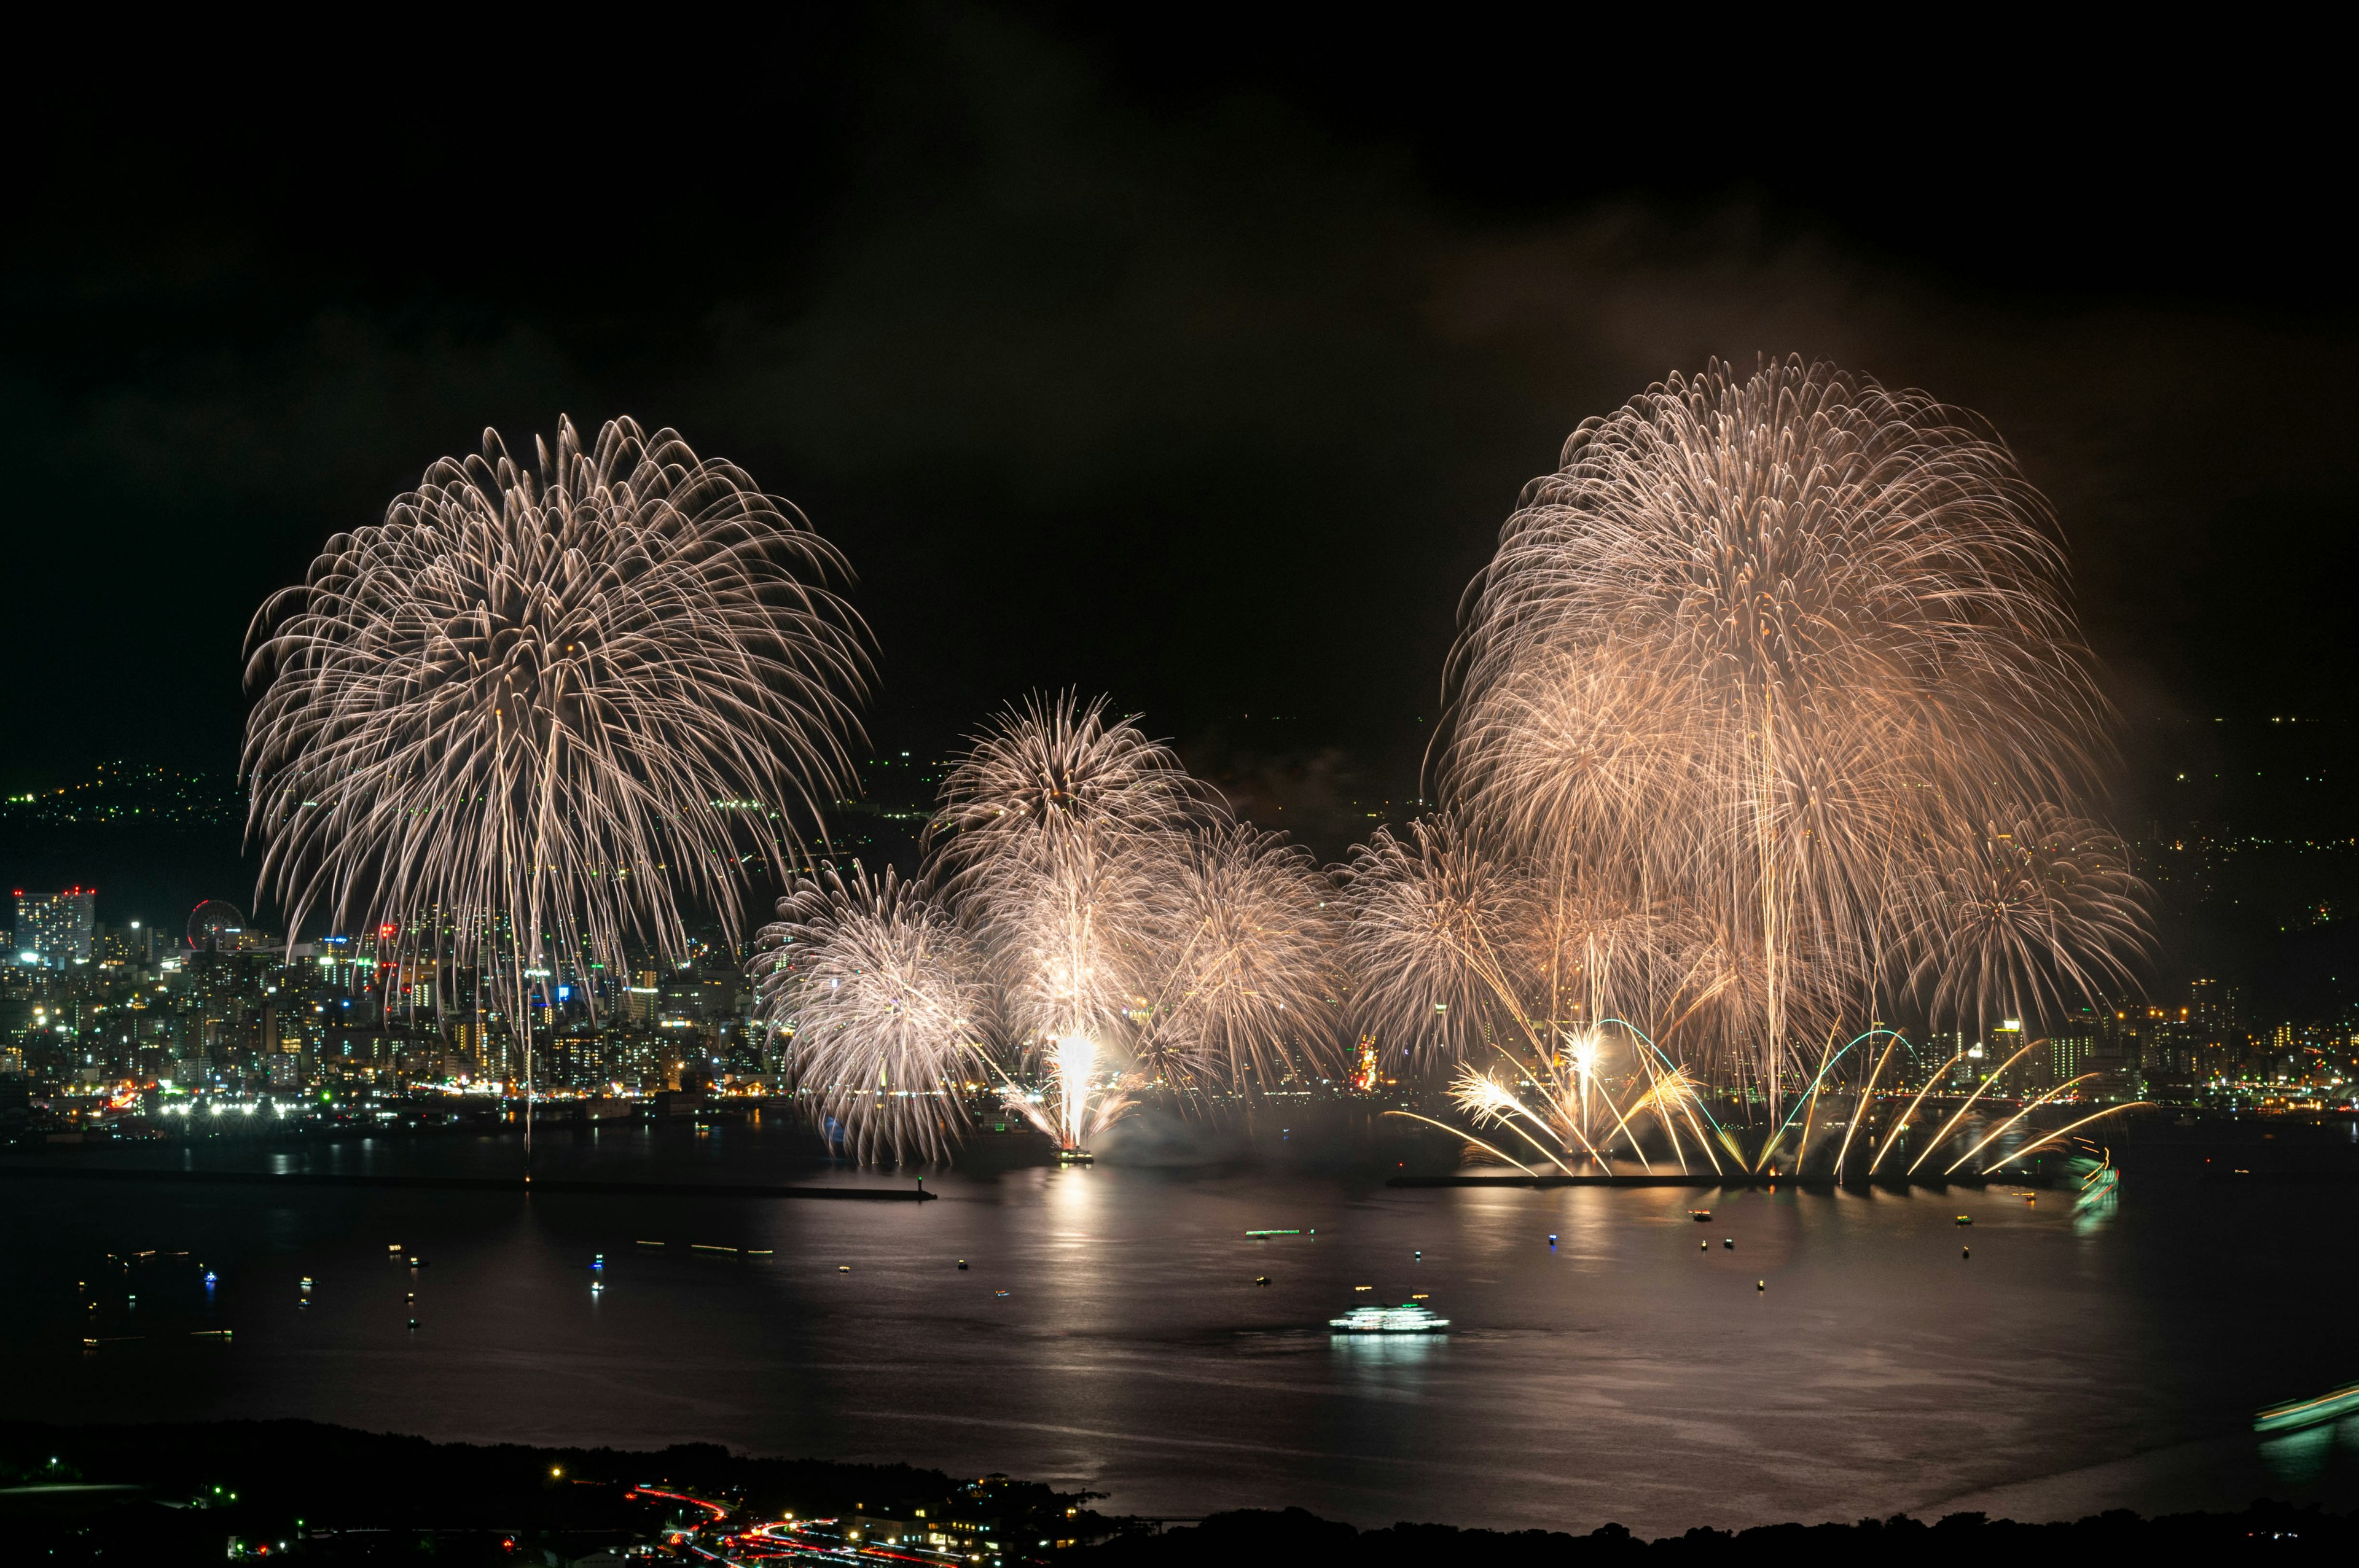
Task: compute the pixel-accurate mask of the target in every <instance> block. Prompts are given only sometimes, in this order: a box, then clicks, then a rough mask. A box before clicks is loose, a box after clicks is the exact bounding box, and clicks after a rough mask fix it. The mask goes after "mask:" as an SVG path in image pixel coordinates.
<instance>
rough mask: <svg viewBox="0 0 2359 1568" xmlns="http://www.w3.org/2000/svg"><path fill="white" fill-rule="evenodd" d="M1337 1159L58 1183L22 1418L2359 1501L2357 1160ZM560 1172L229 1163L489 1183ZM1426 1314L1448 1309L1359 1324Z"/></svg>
mask: <svg viewBox="0 0 2359 1568" xmlns="http://www.w3.org/2000/svg"><path fill="white" fill-rule="evenodd" d="M1318 1142H1319V1140H1318V1139H1316V1138H1306V1136H1305V1133H1304V1130H1303V1129H1301V1128H1299V1127H1298V1128H1295V1129H1293V1130H1292V1134H1291V1141H1288V1143H1286V1144H1285V1145H1284V1152H1283V1153H1282V1154H1281V1153H1273V1152H1270V1151H1268V1150H1266V1149H1259V1148H1256V1150H1254V1151H1251V1152H1248V1153H1247V1154H1246V1155H1245V1157H1243V1158H1240V1159H1233V1160H1232V1161H1230V1162H1228V1163H1225V1164H1223V1165H1219V1166H1211V1167H1185V1166H1166V1167H1160V1168H1150V1167H1146V1166H1142V1165H1138V1164H1133V1163H1128V1162H1126V1161H1125V1155H1124V1152H1123V1150H1122V1148H1121V1146H1120V1145H1118V1144H1117V1145H1115V1146H1113V1147H1111V1148H1109V1150H1108V1151H1107V1152H1106V1154H1105V1157H1103V1158H1102V1159H1100V1160H1099V1161H1098V1162H1096V1163H1095V1164H1094V1165H1093V1166H1087V1167H1065V1168H1060V1167H1056V1166H1052V1165H1016V1166H1011V1167H1009V1168H1002V1169H993V1168H991V1167H990V1166H989V1164H988V1162H984V1161H980V1160H978V1161H977V1162H974V1165H973V1168H966V1169H960V1170H956V1171H947V1170H936V1171H929V1172H928V1173H926V1178H925V1180H926V1188H927V1190H928V1191H929V1192H932V1193H936V1194H938V1195H939V1196H940V1201H938V1202H931V1203H925V1204H915V1203H893V1204H886V1205H870V1204H863V1203H850V1204H839V1203H778V1202H775V1201H768V1200H766V1199H764V1198H761V1197H753V1196H741V1195H734V1194H728V1193H726V1192H725V1191H724V1188H725V1187H726V1186H738V1187H745V1186H753V1185H767V1184H775V1185H789V1184H791V1185H807V1184H820V1185H838V1186H860V1187H872V1186H873V1187H890V1188H892V1189H895V1190H909V1189H910V1188H912V1187H913V1186H914V1173H853V1172H852V1171H850V1170H848V1169H845V1168H843V1167H840V1166H838V1167H825V1166H819V1165H815V1164H813V1163H812V1162H809V1161H808V1160H806V1159H802V1158H800V1157H799V1153H800V1150H801V1149H802V1148H803V1145H801V1144H799V1143H796V1142H793V1141H789V1140H787V1139H785V1138H781V1137H776V1136H770V1135H767V1134H766V1131H765V1130H763V1129H760V1128H755V1127H745V1126H737V1127H728V1128H721V1129H715V1130H711V1131H709V1132H706V1133H703V1134H701V1135H700V1134H697V1133H694V1132H693V1131H691V1130H686V1129H636V1130H605V1131H601V1132H599V1133H597V1134H594V1135H591V1134H584V1135H582V1136H581V1137H580V1138H578V1139H575V1140H572V1141H570V1142H569V1141H550V1142H548V1143H547V1144H546V1147H545V1151H544V1154H543V1159H542V1162H541V1168H542V1169H543V1170H545V1172H546V1176H547V1178H548V1179H549V1181H551V1182H552V1183H553V1182H555V1181H559V1180H579V1181H584V1182H589V1181H607V1182H614V1183H621V1182H627V1181H630V1180H633V1179H635V1178H638V1177H641V1176H644V1175H646V1174H647V1173H649V1172H651V1171H653V1170H656V1169H658V1167H660V1168H661V1170H662V1171H663V1173H664V1174H666V1175H667V1176H677V1177H679V1179H681V1180H684V1181H695V1180H697V1179H699V1178H701V1179H703V1180H704V1181H706V1182H709V1183H711V1184H714V1189H713V1192H712V1195H702V1194H701V1193H699V1194H695V1195H689V1194H683V1193H678V1192H675V1193H671V1194H649V1193H645V1192H628V1191H622V1192H610V1193H591V1192H583V1191H562V1190H556V1189H555V1188H554V1187H552V1188H551V1190H548V1191H536V1192H535V1193H533V1194H532V1195H530V1196H528V1197H527V1196H525V1195H520V1194H516V1193H511V1192H505V1191H499V1190H473V1189H460V1190H451V1189H446V1188H441V1187H439V1186H438V1187H435V1188H419V1189H412V1188H407V1187H395V1188H373V1187H346V1186H325V1185H310V1184H306V1185H298V1186H288V1187H275V1188H274V1187H261V1186H254V1185H246V1184H211V1183H208V1184H184V1183H178V1182H171V1181H158V1182H146V1183H140V1182H129V1181H86V1180H65V1179H55V1178H54V1177H52V1176H49V1175H44V1174H42V1173H39V1172H38V1170H35V1171H33V1172H30V1173H18V1174H17V1175H16V1177H15V1179H13V1180H11V1181H10V1182H9V1183H8V1184H7V1187H6V1191H7V1192H8V1195H9V1197H10V1200H11V1201H10V1202H8V1203H7V1204H6V1205H5V1208H0V1246H4V1247H5V1256H6V1257H7V1258H8V1259H9V1260H10V1265H9V1274H8V1284H7V1288H6V1290H5V1292H0V1334H5V1345H6V1346H7V1348H6V1352H5V1374H6V1391H5V1395H0V1415H5V1417H6V1418H8V1419H17V1420H43V1421H60V1420H67V1421H72V1420H110V1421H129V1420H175V1421H185V1420H201V1419H220V1418H234V1417H249V1416H252V1417H263V1416H302V1417H309V1418H312V1419H317V1420H321V1421H330V1422H342V1423H345V1424H349V1425H353V1426H356V1427H362V1428H365V1429H369V1430H377V1431H396V1432H405V1433H419V1434H422V1435H426V1436H429V1437H433V1438H437V1439H447V1440H467V1441H479V1442H482V1441H515V1442H527V1443H558V1442H563V1443H581V1444H614V1445H615V1446H621V1447H632V1448H648V1447H658V1446H661V1445H664V1444H670V1443H674V1442H684V1441H701V1442H717V1443H722V1444H727V1445H729V1446H730V1447H732V1448H734V1449H736V1450H738V1451H741V1452H745V1453H751V1454H778V1455H789V1456H796V1455H810V1456H814V1457H820V1458H829V1459H855V1460H863V1461H908V1462H909V1463H913V1464H918V1465H934V1466H940V1467H941V1468H943V1469H946V1470H948V1471H950V1472H951V1473H952V1474H956V1475H984V1474H988V1473H991V1472H1006V1473H1007V1474H1010V1475H1016V1476H1026V1477H1029V1478H1032V1479H1037V1480H1041V1481H1045V1482H1048V1483H1049V1484H1051V1485H1054V1486H1058V1487H1067V1488H1073V1489H1088V1490H1092V1491H1097V1492H1103V1493H1104V1494H1106V1500H1105V1501H1104V1502H1103V1503H1102V1504H1101V1505H1099V1506H1100V1507H1102V1508H1103V1509H1104V1510H1106V1511H1109V1512H1126V1513H1139V1514H1147V1515H1156V1516H1163V1517H1199V1516H1201V1515H1203V1514H1206V1513H1210V1512H1214V1511H1217V1510H1220V1509H1231V1508H1240V1507H1284V1506H1288V1505H1299V1506H1301V1507H1305V1508H1309V1509H1312V1510H1313V1511H1315V1512H1319V1513H1322V1514H1325V1515H1327V1516H1329V1517H1333V1518H1343V1519H1352V1520H1353V1521H1356V1522H1359V1523H1363V1524H1369V1525H1376V1524H1384V1523H1388V1522H1390V1521H1391V1520H1393V1519H1437V1520H1444V1521H1448V1522H1451V1523H1457V1524H1464V1525H1488V1526H1495V1527H1514V1528H1525V1527H1546V1528H1551V1529H1562V1530H1589V1529H1592V1528H1593V1527H1595V1526H1596V1525H1598V1524H1601V1523H1603V1522H1606V1521H1608V1520H1614V1521H1618V1522H1620V1523H1623V1524H1625V1525H1627V1526H1629V1527H1630V1528H1631V1529H1633V1530H1639V1531H1641V1532H1652V1533H1658V1534H1659V1533H1666V1532H1671V1531H1676V1530H1683V1529H1685V1528H1687V1527H1689V1526H1690V1525H1695V1524H1704V1523H1708V1524H1712V1525H1717V1526H1723V1527H1725V1526H1741V1525H1747V1524H1756V1523H1762V1522H1769V1521H1774V1520H1781V1519H1804V1520H1816V1519H1843V1520H1849V1519H1857V1518H1862V1517H1868V1516H1877V1517H1881V1516H1885V1515H1888V1514H1891V1513H1894V1512H1899V1511H1910V1512H1919V1513H1923V1514H1927V1515H1933V1514H1940V1513H1947V1512H1951V1511H1956V1510H1959V1509H1982V1510H1984V1511H1987V1512H1989V1513H1991V1514H1993V1515H1994V1516H2007V1517H2014V1518H2018V1519H2047V1518H2057V1517H2072V1516H2077V1515H2081V1514H2084V1513H2088V1512H2093V1511H2095V1510H2098V1509H2105V1508H2114V1507H2127V1508H2134V1509H2140V1510H2142V1511H2146V1512H2157V1511H2173V1510H2180V1509H2190V1508H2214V1509H2226V1508H2235V1507H2241V1506H2243V1505H2244V1504H2245V1503H2246V1502H2248V1501H2250V1500H2251V1499H2252V1498H2254V1497H2256V1496H2259V1495H2267V1496H2271V1497H2275V1498H2287V1499H2291V1500H2297V1501H2307V1500H2321V1501H2324V1502H2327V1503H2329V1504H2331V1505H2332V1506H2337V1507H2345V1508H2347V1507H2350V1506H2352V1504H2353V1502H2354V1500H2359V1422H2354V1421H2348V1420H2346V1421H2343V1422H2330V1423H2324V1424H2316V1425H2310V1426H2308V1427H2305V1428H2302V1429H2300V1430H2296V1431H2288V1432H2286V1433H2282V1434H2275V1433H2256V1432H2255V1431H2254V1430H2253V1424H2254V1419H2255V1416H2256V1412H2258V1411H2262V1410H2264V1409H2266V1408H2271V1407H2275V1406H2278V1405H2282V1404H2284V1403H2286V1402H2288V1401H2291V1400H2308V1399H2312V1398H2315V1397H2318V1396H2321V1395H2324V1394H2327V1393H2328V1392H2329V1391H2331V1390H2338V1389H2341V1388H2343V1387H2344V1386H2346V1385H2348V1384H2350V1383H2351V1382H2352V1380H2353V1377H2354V1371H2359V1352H2354V1351H2353V1350H2351V1349H2350V1348H2349V1347H2348V1345H2347V1337H2346V1336H2345V1335H2344V1334H2343V1326H2342V1325H2343V1303H2347V1302H2348V1300H2349V1299H2350V1296H2351V1291H2352V1287H2353V1286H2354V1283H2359V1260H2354V1256H2353V1254H2352V1253H2351V1251H2350V1250H2349V1249H2347V1248H2346V1247H2344V1246H2343V1244H2342V1242H2341V1240H2340V1238H2338V1237H2337V1235H2336V1233H2335V1229H2334V1226H2335V1218H2336V1213H2337V1209H2338V1206H2339V1201H2340V1198H2341V1195H2342V1193H2343V1191H2345V1190H2347V1189H2345V1188H2343V1187H2342V1186H2340V1185H2339V1184H2324V1185H2318V1186H2313V1185H2310V1184H2302V1183H2299V1182H2288V1183H2283V1184H2268V1185H2260V1186H2256V1185H2244V1184H2219V1183H2206V1182H2201V1181H2195V1180H2190V1179H2187V1178H2186V1177H2185V1176H2184V1175H2182V1174H2178V1173H2169V1172H2158V1173H2156V1174H2154V1175H2153V1176H2151V1177H2144V1176H2138V1175H2135V1174H2134V1175H2133V1176H2132V1177H2131V1178H2129V1179H2127V1180H2126V1181H2125V1183H2124V1185H2123V1190H2122V1193H2121V1195H2120V1196H2119V1199H2118V1202H2117V1203H2116V1204H2115V1205H2114V1206H2113V1207H2112V1208H2111V1209H2110V1210H2108V1211H2104V1212H2094V1211H2089V1210H2082V1209H2078V1208H2076V1206H2075V1204H2074V1202H2073V1199H2072V1195H2071V1193H2070V1192H2069V1191H2056V1190H2038V1189H2031V1188H2024V1187H2011V1186H2006V1185H2004V1184H1990V1185H1988V1186H1977V1187H1962V1186H1953V1187H1950V1188H1946V1189H1940V1188H1933V1189H1910V1190H1894V1189H1889V1188H1877V1189H1874V1190H1837V1189H1832V1188H1827V1187H1814V1188H1806V1189H1802V1190H1799V1191H1798V1190H1796V1189H1795V1188H1793V1187H1791V1186H1784V1185H1777V1186H1772V1185H1764V1186H1761V1187H1757V1188H1753V1189H1744V1188H1736V1187H1730V1188H1725V1189H1721V1190H1717V1191H1714V1192H1712V1193H1711V1194H1710V1195H1709V1198H1708V1202H1709V1207H1710V1210H1711V1217H1710V1219H1709V1221H1708V1222H1706V1223H1705V1224H1704V1225H1703V1226H1702V1227H1700V1226H1699V1223H1698V1222H1697V1221H1696V1220H1695V1219H1694V1218H1692V1217H1691V1214H1690V1211H1691V1210H1693V1209H1695V1208H1696V1207H1697V1206H1698V1205H1699V1201H1700V1200H1699V1199H1698V1197H1697V1196H1696V1195H1695V1194H1694V1192H1693V1191H1692V1190H1689V1189H1682V1188H1678V1187H1659V1188H1650V1187H1626V1188H1605V1187H1595V1186H1568V1187H1562V1188H1551V1189H1533V1188H1529V1187H1499V1186H1481V1187H1443V1188H1411V1187H1400V1186H1394V1185H1388V1184H1387V1178H1388V1175H1389V1174H1390V1173H1387V1172H1386V1171H1384V1170H1382V1169H1379V1168H1376V1167H1375V1166H1374V1165H1373V1164H1355V1163H1353V1162H1351V1161H1349V1160H1344V1159H1337V1160H1335V1161H1333V1162H1330V1163H1326V1164H1321V1157H1322V1156H1321V1150H1320V1149H1319V1148H1318V1147H1317V1145H1318ZM1155 1147H1161V1146H1155ZM1138 1148H1139V1149H1140V1150H1144V1149H1145V1148H1147V1145H1146V1144H1145V1142H1144V1141H1141V1144H1140V1145H1139V1146H1138ZM514 1152H515V1144H514V1141H513V1140H512V1139H511V1140H483V1141H475V1140H457V1139H454V1140H447V1141H412V1142H410V1143H408V1144H402V1143H397V1142H377V1143H364V1142H353V1143H344V1144H338V1145H333V1146H328V1147H322V1148H316V1149H306V1150H302V1151H299V1152H285V1151H282V1150H269V1151H263V1150H247V1151H245V1152H239V1151H236V1150H234V1149H228V1148H224V1149H221V1150H207V1151H203V1152H201V1155H200V1156H199V1158H201V1160H203V1161H207V1162H219V1163H222V1164H224V1165H226V1164H228V1163H231V1162H239V1163H242V1164H243V1166H244V1167H245V1168H247V1169H255V1170H269V1169H272V1168H277V1169H280V1170H283V1171H291V1170H295V1169H298V1168H303V1167H308V1168H310V1169H313V1170H325V1169H328V1168H330V1167H331V1166H332V1167H333V1168H335V1169H337V1170H341V1171H342V1172H344V1173H351V1174H362V1173H368V1172H370V1171H375V1172H378V1173H404V1174H408V1175H418V1176H423V1175H431V1174H437V1173H439V1174H441V1175H444V1176H449V1177H462V1176H467V1175H470V1174H473V1173H478V1172H484V1171H492V1170H495V1169H497V1168H498V1167H499V1166H500V1164H501V1163H502V1162H503V1161H505V1160H506V1159H510V1158H512V1157H513V1154H514ZM1165 1152H1166V1153H1167V1155H1168V1150H1166V1151H1165ZM161 1157H162V1156H159V1158H161ZM1134 1157H1136V1155H1134ZM187 1158H189V1156H188V1155H187V1154H186V1153H184V1152H178V1151H175V1152H172V1153H171V1154H170V1155H169V1159H170V1160H171V1161H173V1162H180V1161H183V1160H185V1159H187ZM109 1159H110V1161H121V1160H125V1155H120V1154H115V1155H110V1156H109ZM60 1163H62V1161H60ZM536 1185H537V1186H538V1183H536ZM1962 1215H1963V1216H1966V1217H1970V1218H1971V1219H1972V1220H1973V1229H1972V1230H1971V1232H1962V1231H1961V1230H1960V1229H1959V1228H1958V1225H1957V1221H1958V1219H1959V1217H1961V1216H1962ZM1253 1232H1261V1233H1263V1234H1261V1235H1259V1236H1256V1235H1253V1234H1251V1233H1253ZM1289 1232H1299V1234H1288V1233H1289ZM1968 1235H1970V1236H1971V1238H1972V1248H1971V1255H1970V1256H1962V1251H1963V1249H1962V1247H1961V1245H1960V1244H1961V1241H1962V1239H1963V1238H1965V1237H1966V1236H1968ZM1730 1242H1733V1243H1734V1246H1730V1245H1728V1243H1730ZM110 1255H112V1256H111V1257H110ZM962 1261H963V1262H964V1263H965V1264H966V1267H965V1268H964V1269H962V1268H961V1267H960V1264H961V1262H962ZM593 1263H597V1264H602V1265H603V1266H602V1267H597V1268H593V1267H592V1265H593ZM1258 1280H1266V1281H1267V1283H1266V1284H1259V1283H1257V1282H1256V1281H1258ZM304 1281H310V1288H308V1289H305V1288H303V1282H304ZM593 1285H596V1286H599V1287H603V1288H601V1289H597V1290H593V1289H592V1287H593ZM1362 1287H1365V1289H1364V1290H1363V1289H1362ZM133 1297H136V1301H134V1300H132V1299H130V1298H133ZM1420 1297H1421V1298H1423V1300H1422V1303H1421V1304H1422V1305H1424V1306H1425V1307H1427V1308H1428V1309H1430V1310H1431V1311H1433V1312H1435V1313H1436V1314H1439V1315H1440V1316H1442V1317H1446V1318H1448V1319H1449V1320H1450V1322H1449V1326H1448V1328H1447V1330H1446V1331H1443V1332H1440V1333H1433V1334H1414V1335H1339V1334H1335V1333H1333V1332H1332V1331H1331V1330H1330V1329H1329V1327H1328V1326H1327V1325H1328V1324H1329V1321H1330V1320H1331V1319H1332V1318H1334V1317H1336V1316H1338V1315H1340V1314H1349V1313H1350V1312H1352V1311H1353V1309H1354V1308H1355V1307H1357V1306H1359V1305H1362V1304H1364V1303H1400V1302H1406V1301H1411V1300H1415V1299H1418V1298H1420ZM413 1321H414V1323H415V1325H416V1326H415V1327H414V1328H413V1327H411V1326H409V1325H410V1324H411V1323H412V1322H413Z"/></svg>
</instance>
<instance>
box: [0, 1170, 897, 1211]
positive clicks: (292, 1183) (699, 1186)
mask: <svg viewBox="0 0 2359 1568" xmlns="http://www.w3.org/2000/svg"><path fill="white" fill-rule="evenodd" d="M0 1176H45V1177H54V1178H57V1179H60V1180H63V1181H69V1182H183V1183H190V1182H192V1183H196V1184H200V1185H204V1184H212V1185H217V1186H250V1187H412V1188H424V1189H427V1190H429V1191H440V1192H475V1193H603V1194H608V1195H614V1196H618V1197H619V1196H630V1197H686V1198H841V1199H844V1200H846V1201H850V1202H855V1203H924V1202H926V1201H927V1200H928V1199H929V1198H932V1197H934V1196H935V1194H933V1193H929V1192H928V1191H926V1190H925V1188H923V1187H917V1188H910V1187H854V1186H826V1187H784V1186H774V1185H770V1184H762V1183H750V1182H579V1181H569V1180H565V1179H562V1178H559V1179H551V1178H549V1177H542V1178H541V1179H539V1180H538V1181H534V1180H530V1179H527V1178H526V1177H522V1176H364V1175H347V1174H343V1173H328V1172H317V1171H293V1172H288V1173H278V1172H274V1171H172V1170H152V1171H140V1170H132V1169H129V1168H127V1167H125V1166H120V1165H0Z"/></svg>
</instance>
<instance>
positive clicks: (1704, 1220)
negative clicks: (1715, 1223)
mask: <svg viewBox="0 0 2359 1568" xmlns="http://www.w3.org/2000/svg"><path fill="white" fill-rule="evenodd" d="M1688 1217H1689V1218H1690V1219H1692V1220H1694V1221H1695V1222H1696V1223H1697V1224H1698V1225H1710V1224H1711V1223H1712V1210H1710V1209H1708V1208H1691V1209H1690V1210H1688Z"/></svg>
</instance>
